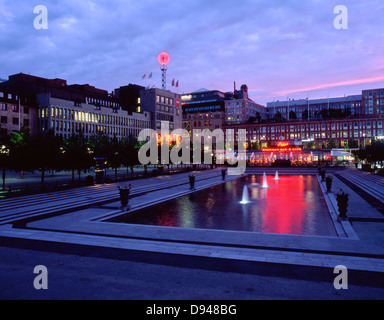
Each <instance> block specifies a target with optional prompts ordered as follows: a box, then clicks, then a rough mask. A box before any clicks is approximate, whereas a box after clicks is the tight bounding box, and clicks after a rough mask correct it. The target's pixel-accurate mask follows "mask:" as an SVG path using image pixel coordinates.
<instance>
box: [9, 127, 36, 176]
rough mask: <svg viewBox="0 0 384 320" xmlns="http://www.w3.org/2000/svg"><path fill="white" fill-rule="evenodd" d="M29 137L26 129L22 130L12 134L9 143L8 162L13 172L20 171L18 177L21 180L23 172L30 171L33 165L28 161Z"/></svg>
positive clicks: (29, 150)
mask: <svg viewBox="0 0 384 320" xmlns="http://www.w3.org/2000/svg"><path fill="white" fill-rule="evenodd" d="M30 142H31V135H30V132H29V130H28V129H24V128H22V129H21V130H20V131H14V132H12V134H11V136H10V142H9V157H10V158H9V160H10V167H11V168H12V169H13V170H16V171H20V176H21V178H23V176H24V171H25V170H32V169H33V165H32V163H31V161H29V159H30V155H31V154H32V152H33V150H31V143H30Z"/></svg>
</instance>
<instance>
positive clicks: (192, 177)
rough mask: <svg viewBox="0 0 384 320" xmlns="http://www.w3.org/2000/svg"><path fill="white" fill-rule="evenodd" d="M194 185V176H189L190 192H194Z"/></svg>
mask: <svg viewBox="0 0 384 320" xmlns="http://www.w3.org/2000/svg"><path fill="white" fill-rule="evenodd" d="M195 183H196V176H194V175H190V176H189V185H190V187H191V190H195Z"/></svg>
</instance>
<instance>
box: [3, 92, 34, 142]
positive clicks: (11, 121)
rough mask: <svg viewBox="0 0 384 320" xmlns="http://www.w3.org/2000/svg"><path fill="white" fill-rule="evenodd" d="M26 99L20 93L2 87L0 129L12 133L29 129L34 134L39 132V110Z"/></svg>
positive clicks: (5, 132)
mask: <svg viewBox="0 0 384 320" xmlns="http://www.w3.org/2000/svg"><path fill="white" fill-rule="evenodd" d="M25 102H26V101H25V99H24V98H23V97H20V96H19V95H18V94H14V93H11V92H9V91H5V90H3V89H1V88H0V131H1V133H4V134H10V133H12V132H13V131H20V130H21V129H22V128H24V129H29V131H30V133H31V134H32V135H34V134H36V133H37V132H38V129H37V127H38V125H37V123H38V112H37V109H36V108H32V107H30V106H28V105H27V104H26V103H25Z"/></svg>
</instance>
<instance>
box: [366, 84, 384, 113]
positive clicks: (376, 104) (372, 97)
mask: <svg viewBox="0 0 384 320" xmlns="http://www.w3.org/2000/svg"><path fill="white" fill-rule="evenodd" d="M362 105H363V112H364V114H365V115H369V116H373V117H377V118H384V88H383V89H371V90H364V91H363V95H362Z"/></svg>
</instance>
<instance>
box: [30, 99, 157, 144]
mask: <svg viewBox="0 0 384 320" xmlns="http://www.w3.org/2000/svg"><path fill="white" fill-rule="evenodd" d="M37 101H38V105H39V131H40V132H46V131H48V130H53V131H54V133H55V134H56V135H58V136H61V137H63V138H69V137H70V136H71V135H72V134H77V133H80V132H81V133H82V134H83V135H84V136H85V137H88V138H89V137H91V136H93V135H97V134H106V135H108V136H110V137H117V138H118V139H121V138H124V137H128V136H131V135H132V136H134V137H136V138H137V137H138V136H139V133H140V131H141V130H143V129H147V128H150V124H151V122H150V114H149V113H148V112H144V113H140V114H138V113H132V114H130V113H129V112H128V111H126V110H122V109H121V107H120V106H119V105H115V106H114V107H110V106H105V105H104V104H105V103H106V104H109V103H110V102H109V101H108V99H103V100H99V99H96V98H94V97H92V96H91V95H89V96H88V97H86V98H85V102H84V103H83V102H79V101H76V102H75V101H72V100H65V99H60V98H54V97H52V96H51V94H50V93H41V94H38V95H37Z"/></svg>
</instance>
